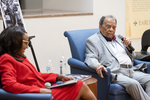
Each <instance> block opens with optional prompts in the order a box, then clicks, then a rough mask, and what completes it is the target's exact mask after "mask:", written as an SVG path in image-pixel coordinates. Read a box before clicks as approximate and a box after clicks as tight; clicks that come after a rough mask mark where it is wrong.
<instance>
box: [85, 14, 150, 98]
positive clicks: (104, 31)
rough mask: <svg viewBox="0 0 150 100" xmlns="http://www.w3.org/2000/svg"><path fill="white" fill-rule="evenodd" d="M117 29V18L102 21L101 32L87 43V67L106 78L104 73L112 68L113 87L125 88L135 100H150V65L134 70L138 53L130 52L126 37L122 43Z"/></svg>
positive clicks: (111, 17) (103, 18)
mask: <svg viewBox="0 0 150 100" xmlns="http://www.w3.org/2000/svg"><path fill="white" fill-rule="evenodd" d="M116 26H117V20H116V18H115V17H114V16H111V15H108V16H103V17H102V18H101V19H100V21H99V30H100V32H98V33H95V34H94V35H92V36H91V37H89V38H88V39H87V40H86V59H85V63H86V64H87V65H88V66H89V67H91V68H93V69H95V70H96V71H97V74H98V75H99V76H100V77H102V78H103V74H102V71H105V72H107V70H106V67H107V68H110V70H111V72H112V73H111V75H112V83H117V84H120V85H121V86H123V87H124V88H125V90H126V91H127V92H128V93H129V94H130V95H131V96H132V97H133V98H134V99H135V100H150V97H149V96H150V75H149V74H146V73H144V72H143V70H144V69H145V68H146V64H140V65H137V66H133V58H134V56H135V52H134V51H132V50H131V49H130V48H129V45H131V41H130V40H129V39H128V38H125V37H124V38H123V39H120V38H119V36H118V35H116V34H115V31H116ZM122 40H123V41H122ZM141 84H142V86H143V87H144V89H145V91H144V90H143V88H142V87H141Z"/></svg>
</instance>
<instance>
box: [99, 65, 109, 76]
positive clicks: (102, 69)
mask: <svg viewBox="0 0 150 100" xmlns="http://www.w3.org/2000/svg"><path fill="white" fill-rule="evenodd" d="M102 71H105V72H106V73H107V72H108V71H107V69H106V68H105V67H104V66H103V65H98V66H96V72H97V74H98V75H99V76H100V77H101V78H104V76H103V74H102Z"/></svg>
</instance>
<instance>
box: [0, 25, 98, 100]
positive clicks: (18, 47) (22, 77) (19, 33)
mask: <svg viewBox="0 0 150 100" xmlns="http://www.w3.org/2000/svg"><path fill="white" fill-rule="evenodd" d="M28 43H29V37H28V35H27V33H26V32H25V31H24V30H23V29H21V28H19V27H17V26H13V27H9V28H7V29H5V30H4V31H3V32H2V33H1V34H0V77H1V81H2V85H3V89H4V90H6V91H9V92H12V93H52V95H53V100H80V99H85V100H96V97H95V96H94V94H93V93H92V92H91V90H90V89H89V88H88V86H87V85H86V84H85V83H84V82H82V81H78V82H77V83H76V84H72V85H67V86H64V87H59V88H53V89H46V88H45V86H44V85H45V83H46V82H56V80H62V81H68V80H72V79H73V78H70V77H67V76H64V75H61V74H60V75H58V74H55V73H40V72H37V71H36V69H35V67H34V66H33V65H32V64H31V63H30V62H29V61H28V59H27V58H26V56H25V55H24V52H25V50H26V49H27V48H28ZM85 91H86V92H85Z"/></svg>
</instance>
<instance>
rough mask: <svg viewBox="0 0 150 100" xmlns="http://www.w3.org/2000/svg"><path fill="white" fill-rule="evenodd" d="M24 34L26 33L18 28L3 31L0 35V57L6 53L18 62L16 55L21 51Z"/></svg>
mask: <svg viewBox="0 0 150 100" xmlns="http://www.w3.org/2000/svg"><path fill="white" fill-rule="evenodd" d="M25 33H26V31H25V30H24V29H22V28H20V27H18V26H13V27H8V28H6V29H4V30H3V31H2V32H1V34H0V56H1V55H2V54H4V53H8V54H10V55H11V56H12V57H14V58H15V59H16V60H18V61H20V60H19V59H18V57H17V56H16V55H17V53H18V52H19V51H20V50H21V47H22V40H23V36H24V34H25Z"/></svg>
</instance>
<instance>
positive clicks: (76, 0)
mask: <svg viewBox="0 0 150 100" xmlns="http://www.w3.org/2000/svg"><path fill="white" fill-rule="evenodd" d="M43 8H44V9H57V10H70V11H88V12H93V0H43Z"/></svg>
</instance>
